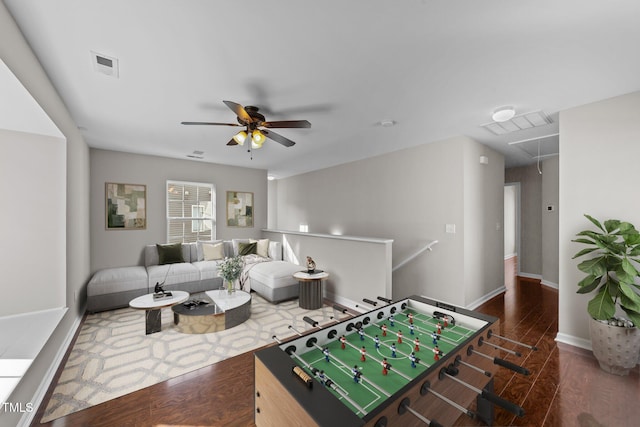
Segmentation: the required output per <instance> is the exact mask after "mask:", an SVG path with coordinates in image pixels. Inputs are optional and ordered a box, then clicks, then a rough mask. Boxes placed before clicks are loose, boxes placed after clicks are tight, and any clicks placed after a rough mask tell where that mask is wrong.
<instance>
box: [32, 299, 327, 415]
mask: <svg viewBox="0 0 640 427" xmlns="http://www.w3.org/2000/svg"><path fill="white" fill-rule="evenodd" d="M251 296H252V302H251V318H250V319H249V320H247V321H246V322H244V323H242V324H240V325H238V326H236V327H234V328H231V329H227V330H225V331H220V332H213V333H209V334H201V335H191V334H182V333H180V332H178V331H176V330H175V328H174V327H173V326H174V325H173V312H172V311H171V310H169V309H163V310H162V331H161V332H158V333H155V334H151V335H145V322H144V317H145V312H144V311H143V310H134V309H131V308H123V309H119V310H112V311H105V312H102V313H96V314H90V315H88V316H87V318H86V319H85V322H84V324H83V325H82V328H81V330H80V333H79V335H78V339H77V340H76V342H75V345H74V347H73V349H72V351H71V354H70V355H69V359H68V361H67V363H66V365H65V367H64V371H63V372H62V375H61V376H60V380H59V381H58V383H57V385H56V388H55V390H54V392H53V395H52V396H51V399H50V401H49V403H48V405H47V409H46V411H45V414H44V416H43V417H42V421H41V422H48V421H51V420H54V419H56V418H59V417H62V416H64V415H67V414H70V413H72V412H76V411H79V410H81V409H85V408H88V407H90V406H93V405H97V404H98V403H102V402H105V401H107V400H111V399H114V398H116V397H119V396H123V395H125V394H128V393H131V392H133V391H136V390H139V389H141V388H144V387H148V386H150V385H153V384H156V383H159V382H161V381H165V380H167V379H170V378H174V377H177V376H179V375H183V374H185V373H187V372H190V371H194V370H196V369H199V368H202V367H204V366H208V365H211V364H213V363H216V362H219V361H221V360H224V359H226V358H228V357H232V356H236V355H238V354H241V353H244V352H247V351H251V350H253V349H255V348H258V347H261V346H263V345H266V344H270V343H273V342H274V341H273V339H272V337H273V336H274V335H276V336H277V337H278V338H280V339H283V338H287V337H289V336H291V335H293V334H294V333H295V332H293V331H292V330H291V329H290V328H289V326H293V327H294V328H295V329H297V330H298V331H300V332H302V331H305V330H306V329H307V328H308V327H309V325H308V324H307V323H306V322H304V321H303V320H302V318H303V317H304V316H309V317H311V318H312V319H314V320H316V321H318V322H320V324H322V323H325V322H329V321H330V320H331V316H333V315H334V313H333V312H334V310H333V308H331V307H329V306H325V307H323V308H322V309H320V310H305V309H302V308H300V307H298V300H291V301H285V302H282V303H280V304H272V303H269V302H268V301H266V300H264V299H263V298H262V297H260V296H259V295H257V294H256V293H252V294H251Z"/></svg>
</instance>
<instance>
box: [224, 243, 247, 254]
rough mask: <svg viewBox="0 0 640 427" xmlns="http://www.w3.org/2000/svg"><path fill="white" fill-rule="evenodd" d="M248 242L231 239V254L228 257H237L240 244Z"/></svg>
mask: <svg viewBox="0 0 640 427" xmlns="http://www.w3.org/2000/svg"><path fill="white" fill-rule="evenodd" d="M249 242H250V240H249V239H231V245H232V246H233V254H228V256H238V255H239V254H240V252H239V247H238V246H239V245H240V243H249Z"/></svg>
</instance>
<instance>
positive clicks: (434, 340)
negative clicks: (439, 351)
mask: <svg viewBox="0 0 640 427" xmlns="http://www.w3.org/2000/svg"><path fill="white" fill-rule="evenodd" d="M431 342H432V343H433V345H438V334H436V331H433V333H432V334H431Z"/></svg>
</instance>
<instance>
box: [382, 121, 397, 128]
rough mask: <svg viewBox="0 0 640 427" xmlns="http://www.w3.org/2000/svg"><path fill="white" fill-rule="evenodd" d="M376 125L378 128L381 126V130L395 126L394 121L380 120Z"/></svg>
mask: <svg viewBox="0 0 640 427" xmlns="http://www.w3.org/2000/svg"><path fill="white" fill-rule="evenodd" d="M378 124H379V125H380V126H382V127H383V128H389V127H391V126H394V125H395V124H396V121H395V120H380V121H379V122H378Z"/></svg>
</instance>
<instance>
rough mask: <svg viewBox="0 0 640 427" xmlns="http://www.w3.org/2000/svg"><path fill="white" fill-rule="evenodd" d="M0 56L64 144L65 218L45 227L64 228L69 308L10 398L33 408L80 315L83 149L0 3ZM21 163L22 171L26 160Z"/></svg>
mask: <svg viewBox="0 0 640 427" xmlns="http://www.w3.org/2000/svg"><path fill="white" fill-rule="evenodd" d="M0 57H2V59H3V61H4V62H5V63H6V65H7V66H8V67H9V69H11V71H12V72H13V73H14V74H15V75H16V77H18V79H19V80H20V81H21V83H22V84H23V85H24V86H25V88H26V89H27V90H28V91H29V92H30V93H31V95H32V96H33V97H34V99H35V100H36V101H37V102H38V104H39V105H40V106H41V107H42V109H43V110H44V111H45V112H46V113H47V114H48V116H49V117H50V118H51V120H52V121H53V122H54V123H55V124H56V126H57V127H58V129H60V131H61V132H62V134H63V135H64V137H65V138H66V140H67V144H66V152H65V156H66V181H65V191H66V203H65V204H63V205H62V206H60V207H59V208H60V209H65V210H66V212H65V213H66V218H64V219H58V220H56V221H57V223H51V224H49V225H50V227H54V228H55V227H58V228H60V229H63V230H66V231H65V239H66V264H65V267H64V268H65V270H66V271H65V275H66V283H65V290H64V295H65V296H64V298H65V300H66V305H67V307H69V310H68V311H67V313H66V314H65V316H64V317H63V318H62V320H61V321H60V323H59V324H58V327H57V328H56V329H55V331H54V332H53V335H52V336H51V338H50V339H49V341H48V342H47V344H46V345H45V347H44V348H43V349H42V351H41V352H40V353H39V354H38V356H37V357H36V359H35V360H34V361H33V363H32V365H31V367H30V368H29V370H28V371H27V373H26V375H25V376H24V377H23V378H22V381H21V382H20V383H19V384H18V386H17V387H16V389H15V390H14V392H13V394H12V395H11V398H10V400H11V401H12V402H22V403H23V404H26V403H29V402H31V403H33V404H34V405H37V404H39V403H40V400H41V399H42V397H43V393H44V392H45V391H46V387H47V386H48V382H49V381H50V380H51V376H52V375H53V373H55V370H56V369H57V366H58V363H59V361H60V358H61V357H62V356H63V355H64V352H65V350H66V346H67V345H68V342H69V339H70V338H71V337H72V336H73V333H74V332H75V329H76V327H77V326H78V323H79V321H80V319H81V317H82V315H83V313H84V300H83V299H82V298H81V297H78V293H79V292H81V291H82V289H83V287H84V286H85V285H86V283H87V281H88V278H89V150H88V147H87V145H86V144H85V142H84V140H83V138H82V135H81V134H80V133H79V131H78V129H77V127H76V124H75V123H74V122H73V120H72V118H71V116H70V115H69V112H68V111H67V109H66V107H65V105H64V103H63V102H62V100H61V99H60V97H59V96H58V94H57V92H56V90H55V88H54V87H53V85H52V84H51V82H50V81H49V79H48V77H47V75H46V74H45V72H44V70H43V69H42V67H41V66H40V63H39V62H38V60H37V58H36V57H35V55H34V54H33V52H32V51H31V49H30V47H29V45H28V44H27V42H26V40H25V39H24V37H23V36H22V34H21V33H20V30H19V29H18V27H17V25H16V24H15V21H13V18H12V17H11V15H10V14H9V12H8V11H7V9H6V7H5V5H4V3H1V4H0ZM17 161H20V160H17ZM23 161H24V162H25V167H28V162H29V159H28V158H24V160H23ZM43 243H45V242H43ZM31 286H33V283H20V284H15V287H14V292H16V294H15V295H13V297H16V296H19V295H22V288H23V287H31ZM31 416H32V414H29V413H26V414H21V413H0V425H7V426H9V425H11V426H14V425H21V424H23V423H26V422H28V421H29V420H30V418H31Z"/></svg>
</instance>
